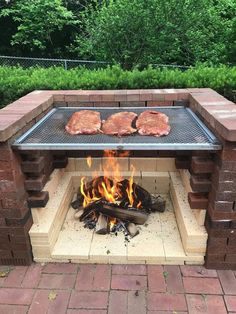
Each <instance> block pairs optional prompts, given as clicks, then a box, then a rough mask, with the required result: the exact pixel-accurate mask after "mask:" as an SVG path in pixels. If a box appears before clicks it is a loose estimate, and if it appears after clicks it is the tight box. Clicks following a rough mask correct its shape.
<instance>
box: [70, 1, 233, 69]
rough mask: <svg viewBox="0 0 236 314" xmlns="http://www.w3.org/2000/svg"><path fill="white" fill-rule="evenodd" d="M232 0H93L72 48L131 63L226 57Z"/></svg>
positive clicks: (188, 62)
mask: <svg viewBox="0 0 236 314" xmlns="http://www.w3.org/2000/svg"><path fill="white" fill-rule="evenodd" d="M232 4H233V0H232V1H231V0H219V1H217V0H198V1H196V0H178V1H176V0H133V1H130V0H110V1H103V2H102V4H100V3H99V1H94V4H93V5H90V6H88V8H87V10H86V11H85V12H82V13H81V15H80V20H81V29H82V30H83V31H82V32H80V33H78V34H77V36H76V40H75V44H74V45H73V49H74V51H76V52H78V53H79V54H80V55H81V56H82V57H85V58H91V59H99V60H106V61H112V60H115V61H116V62H120V63H122V64H125V65H126V67H129V66H133V65H135V64H140V63H141V64H143V63H144V64H148V63H168V64H169V63H177V64H183V65H184V64H186V65H192V64H195V63H196V62H206V61H207V62H212V63H214V64H215V63H220V62H225V61H226V60H225V51H226V47H227V36H226V34H227V33H228V31H229V29H230V27H231V24H232V16H233V14H234V13H235V12H231V11H232Z"/></svg>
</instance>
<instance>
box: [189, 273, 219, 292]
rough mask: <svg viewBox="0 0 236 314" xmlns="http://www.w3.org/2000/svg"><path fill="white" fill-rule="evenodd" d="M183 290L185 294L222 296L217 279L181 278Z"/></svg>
mask: <svg viewBox="0 0 236 314" xmlns="http://www.w3.org/2000/svg"><path fill="white" fill-rule="evenodd" d="M183 283H184V289H185V292H187V293H204V294H222V289H221V286H220V282H219V280H218V279H217V278H191V277H183Z"/></svg>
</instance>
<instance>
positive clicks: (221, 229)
mask: <svg viewBox="0 0 236 314" xmlns="http://www.w3.org/2000/svg"><path fill="white" fill-rule="evenodd" d="M172 105H173V106H176V105H185V106H188V107H189V108H190V109H192V110H193V111H194V112H195V113H196V114H197V115H198V117H199V118H200V119H201V120H202V121H203V123H204V124H205V125H206V126H207V127H208V128H209V129H210V130H211V131H212V132H213V133H214V134H215V135H216V136H217V137H218V139H219V140H220V142H221V144H222V147H223V148H222V150H221V151H218V152H210V151H205V152H199V151H178V152H175V151H169V152H165V151H160V152H155V154H156V155H155V157H157V156H158V157H160V158H161V157H170V156H171V157H174V158H175V162H176V168H178V169H187V170H189V174H190V181H189V186H190V189H189V190H188V200H189V204H190V207H191V208H192V209H193V210H199V211H201V210H204V209H207V214H206V219H205V227H206V230H207V232H208V244H207V252H206V259H205V263H206V267H208V268H228V269H236V205H235V202H236V106H235V104H234V103H232V102H230V101H228V100H227V99H225V98H224V97H223V96H221V95H219V94H217V93H216V92H215V91H213V90H211V89H207V88H205V89H176V90H174V89H171V90H170V89H167V90H116V91H80V90H78V91H34V92H32V93H30V94H28V95H26V96H24V97H22V98H20V99H19V100H17V101H15V102H13V103H12V104H10V105H8V106H6V107H5V108H4V109H2V110H1V111H0V200H1V201H0V264H15V265H25V264H30V263H31V262H32V253H31V244H30V239H29V235H28V232H29V229H30V228H31V226H32V215H31V208H33V207H43V206H45V205H46V203H47V201H48V198H49V195H48V193H47V192H46V191H43V188H44V185H45V184H46V182H47V181H48V178H49V176H50V174H51V173H52V171H53V170H54V169H55V168H65V166H66V165H67V159H68V157H71V155H70V154H72V153H70V154H69V153H68V152H56V151H21V152H20V153H19V152H18V151H13V150H12V148H11V144H12V143H13V142H14V141H15V140H16V139H17V138H19V136H20V135H22V134H23V133H25V132H26V131H27V130H28V129H30V128H31V127H32V126H33V125H34V124H35V123H36V122H37V121H39V120H40V119H41V118H42V117H44V116H45V115H46V114H47V113H48V112H49V111H50V110H51V109H52V108H53V107H60V106H61V107H66V106H70V107H84V106H89V107H93V106H94V107H96V106H99V107H119V106H120V107H132V106H135V107H145V106H148V107H150V106H172ZM145 153H146V154H147V155H148V154H149V152H147V151H146V152H145ZM151 153H152V154H151ZM77 154H78V153H77V152H73V157H77V156H78V155H77ZM150 154H151V156H153V152H150Z"/></svg>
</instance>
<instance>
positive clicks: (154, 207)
mask: <svg viewBox="0 0 236 314" xmlns="http://www.w3.org/2000/svg"><path fill="white" fill-rule="evenodd" d="M165 208H166V201H165V200H164V199H163V198H162V197H161V196H160V195H158V196H155V195H152V196H151V205H150V209H151V211H152V212H161V213H163V212H164V211H165Z"/></svg>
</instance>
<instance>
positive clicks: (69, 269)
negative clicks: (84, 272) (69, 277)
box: [43, 263, 78, 274]
mask: <svg viewBox="0 0 236 314" xmlns="http://www.w3.org/2000/svg"><path fill="white" fill-rule="evenodd" d="M77 269H78V265H76V264H71V263H49V264H47V265H46V266H45V267H44V268H43V273H48V274H51V273H54V274H70V273H77Z"/></svg>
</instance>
